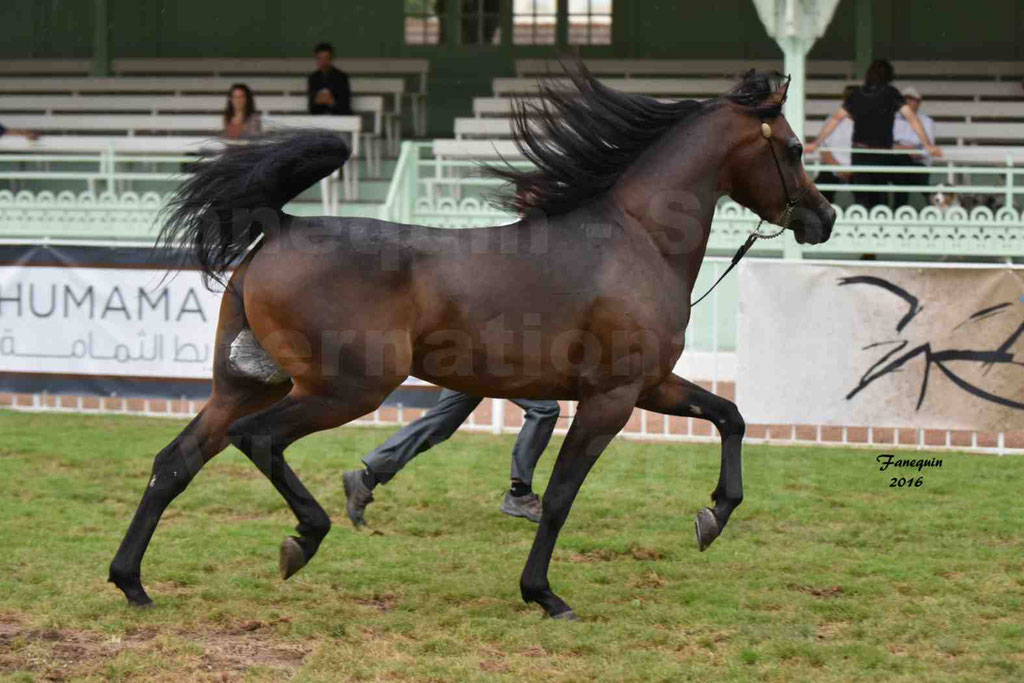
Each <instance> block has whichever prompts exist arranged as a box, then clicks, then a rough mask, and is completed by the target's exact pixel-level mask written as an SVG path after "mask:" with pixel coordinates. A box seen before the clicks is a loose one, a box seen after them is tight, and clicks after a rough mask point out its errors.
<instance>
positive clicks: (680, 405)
mask: <svg viewBox="0 0 1024 683" xmlns="http://www.w3.org/2000/svg"><path fill="white" fill-rule="evenodd" d="M637 406H638V407H640V408H643V409H644V410H652V411H654V412H657V413H663V414H667V415H678V416H681V417H697V418H700V419H702V420H707V421H709V422H711V423H712V424H714V425H715V427H716V428H717V429H718V433H719V434H721V436H722V468H721V471H720V472H719V475H718V486H716V487H715V490H714V491H712V493H711V500H713V501H714V503H715V507H714V509H710V508H703V509H701V511H700V512H698V513H697V521H696V529H697V546H698V547H699V548H700V549H701V550H702V551H703V550H706V549H707V547H708V546H709V545H711V542H712V541H714V540H715V539H716V538H718V535H719V534H720V533H722V529H724V528H725V524H726V522H728V521H729V515H731V514H732V511H733V510H735V509H736V507H737V506H738V505H739V504H740V503H741V502H743V466H742V464H741V449H742V447H743V432H744V430H745V428H746V425H745V423H744V422H743V416H742V415H740V411H739V410H738V409H737V408H736V404H735V403H733V402H732V401H730V400H728V399H724V398H722V397H721V396H716V395H715V394H712V393H711V392H710V391H708V390H707V389H705V388H703V387H701V386H698V385H696V384H694V383H693V382H688V381H687V380H685V379H683V378H682V377H679V376H677V375H669V376H668V377H666V378H665V381H664V382H662V383H661V384H659V385H658V386H656V387H652V388H651V389H648V390H647V391H645V392H644V393H643V394H642V395H641V396H640V400H639V401H638V402H637Z"/></svg>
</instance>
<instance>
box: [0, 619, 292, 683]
mask: <svg viewBox="0 0 1024 683" xmlns="http://www.w3.org/2000/svg"><path fill="white" fill-rule="evenodd" d="M279 621H287V619H282V620H279ZM273 623H276V622H273ZM270 625H272V623H264V622H245V623H243V624H241V625H238V626H236V627H235V628H234V629H232V630H229V631H219V632H218V631H215V630H213V629H209V630H206V631H202V632H195V631H177V632H170V633H165V634H163V635H161V634H160V633H159V632H158V631H157V629H155V628H152V627H144V628H137V627H131V628H129V629H127V630H126V631H125V633H124V634H118V635H111V634H104V633H99V632H95V631H85V630H80V629H33V628H30V627H27V626H24V625H22V624H21V623H20V621H19V620H18V619H17V617H15V616H12V615H0V672H14V671H29V672H31V673H33V674H35V675H36V676H38V677H40V678H42V679H45V680H50V681H65V680H77V679H80V678H84V677H88V676H105V675H106V674H107V673H108V672H109V667H110V666H111V665H115V664H116V660H117V658H118V657H119V656H120V655H122V654H124V653H131V654H132V655H135V656H136V657H137V659H138V661H143V662H144V661H146V659H147V656H149V657H152V659H153V662H154V664H153V665H152V666H153V667H154V670H152V671H149V670H147V667H146V664H140V667H139V669H137V670H134V671H132V672H130V674H129V675H130V676H144V677H153V676H158V675H159V674H160V673H161V672H162V673H163V674H166V670H165V669H164V667H165V666H166V663H167V659H168V658H173V662H174V667H175V675H176V677H177V678H179V679H186V678H194V679H210V680H220V681H236V680H238V681H241V680H243V679H244V678H245V677H246V672H247V671H249V669H251V668H252V667H254V666H260V667H264V668H270V669H274V670H275V671H276V672H277V673H278V675H279V676H280V678H282V679H286V678H290V677H291V676H292V675H294V674H295V672H296V671H297V670H298V668H299V666H300V665H301V664H302V662H303V660H304V659H305V657H306V656H307V655H308V654H309V649H308V646H306V645H303V644H302V643H295V644H283V643H280V642H274V641H272V640H271V639H270V638H269V637H268V636H269V635H270V634H267V635H263V634H261V633H260V631H262V630H264V629H266V627H268V626H270Z"/></svg>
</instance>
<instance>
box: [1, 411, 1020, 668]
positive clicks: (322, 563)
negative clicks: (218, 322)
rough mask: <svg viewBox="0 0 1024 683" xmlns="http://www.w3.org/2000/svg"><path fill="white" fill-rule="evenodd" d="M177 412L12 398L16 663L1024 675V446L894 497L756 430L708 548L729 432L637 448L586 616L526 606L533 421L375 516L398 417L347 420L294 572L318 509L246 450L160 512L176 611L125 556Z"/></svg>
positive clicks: (605, 463) (437, 458)
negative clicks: (312, 537) (283, 564)
mask: <svg viewBox="0 0 1024 683" xmlns="http://www.w3.org/2000/svg"><path fill="white" fill-rule="evenodd" d="M181 426H182V423H179V422H175V421H169V420H160V419H143V418H131V417H96V416H75V415H44V414H19V413H12V412H0V435H2V439H0V510H2V514H0V567H2V572H0V675H2V676H3V677H4V679H5V680H46V679H58V680H59V679H65V680H89V679H95V680H101V679H114V680H138V679H164V680H194V679H198V680H275V681H277V680H282V679H284V678H288V677H293V678H294V680H310V681H333V680H436V681H452V680H487V681H490V680H502V679H508V680H552V679H554V680H587V681H606V680H636V681H649V680H665V681H683V680H693V681H712V680H715V681H748V680H751V681H755V680H757V681H760V680H765V681H787V682H789V681H860V680H865V681H878V680H899V681H981V680H986V681H996V680H1000V681H1020V680H1024V543H1022V540H1021V539H1022V536H1024V508H1022V505H1021V492H1022V491H1024V486H1022V479H1024V477H1022V466H1024V461H1022V460H1021V459H1020V458H1019V457H1013V456H1008V457H1003V458H998V457H995V456H986V455H969V454H950V453H944V454H938V455H937V457H941V458H942V459H943V466H942V468H941V469H932V470H927V471H925V473H924V485H923V486H922V487H920V488H910V489H895V488H889V480H890V476H889V475H890V472H879V471H878V466H877V464H876V463H875V455H876V454H877V453H876V451H872V450H865V449H838V448H782V447H775V446H748V447H747V449H746V451H745V462H744V474H745V482H744V483H745V492H746V500H745V502H744V504H743V505H742V506H741V507H740V508H739V509H738V510H737V511H736V513H735V514H734V515H733V518H732V521H731V522H730V524H729V526H728V528H727V529H726V530H725V532H724V534H723V535H722V537H721V538H719V539H718V540H717V541H716V542H715V544H714V545H713V546H712V547H711V548H710V549H709V550H708V551H707V552H706V553H703V554H702V553H698V552H697V549H696V543H695V541H694V534H693V514H694V512H696V510H697V509H698V508H699V507H700V506H702V505H705V504H706V503H707V500H708V494H709V493H710V491H711V489H712V488H713V487H714V484H715V480H716V477H717V474H718V447H717V446H716V445H703V444H701V445H680V444H664V443H660V444H655V443H639V442H631V441H625V440H617V441H615V442H614V443H613V444H612V445H611V446H610V447H609V449H608V451H607V452H606V453H605V455H604V456H603V457H602V459H601V461H600V462H599V463H598V465H597V467H596V468H595V469H594V471H593V473H592V474H591V475H590V478H589V480H588V481H587V483H586V485H585V486H584V488H583V490H582V492H581V493H580V496H579V498H578V499H577V501H576V505H575V508H574V509H573V512H572V515H571V516H570V517H569V521H568V523H567V524H566V527H565V529H564V530H563V533H562V536H561V539H560V542H559V546H558V548H557V549H556V551H555V555H554V561H553V562H552V571H551V581H552V586H553V587H554V589H555V591H556V592H558V593H560V594H561V595H562V596H563V597H565V598H566V599H567V600H568V602H569V603H570V604H571V605H572V606H573V607H574V608H575V610H576V612H577V613H578V614H579V615H580V616H581V618H582V621H580V622H578V623H565V622H557V621H552V620H550V619H543V618H542V616H541V611H540V609H539V608H537V607H535V606H527V605H524V604H523V603H522V602H521V600H520V598H519V594H518V592H519V591H518V581H519V573H520V571H521V569H522V566H523V562H524V561H525V559H526V554H527V551H528V549H529V547H530V543H531V541H532V539H533V532H534V528H535V527H534V526H533V525H532V524H530V523H529V522H526V521H525V520H519V519H510V518H508V517H505V516H504V515H501V514H500V513H499V512H498V506H499V504H500V501H501V495H502V491H503V487H504V486H505V485H506V477H507V476H508V466H509V457H508V456H509V452H510V449H511V445H512V437H511V436H502V437H495V436H488V435H459V436H457V437H456V438H454V439H452V440H451V441H450V442H448V443H446V444H444V445H442V446H439V447H438V448H436V449H435V450H433V451H431V452H430V453H427V454H425V455H424V456H423V457H421V458H419V459H418V460H417V461H415V462H414V463H413V464H412V465H410V466H409V467H408V468H407V469H406V470H405V471H404V472H403V473H402V474H401V475H400V476H399V477H398V478H396V480H395V481H394V482H393V483H392V484H389V485H388V486H386V487H384V488H382V489H378V493H377V502H376V503H375V504H373V505H372V506H371V507H370V508H369V510H368V518H369V519H370V522H371V524H372V532H365V531H364V532H361V533H360V532H356V531H355V530H353V529H352V528H351V526H350V525H349V524H348V521H347V519H346V518H345V516H344V494H343V492H342V487H341V476H340V475H341V472H342V470H344V469H348V468H351V467H353V466H355V465H356V464H357V461H358V458H359V456H360V455H361V454H363V453H364V452H366V451H368V450H370V449H371V448H372V447H373V446H374V445H375V444H376V443H378V442H379V441H381V440H382V439H384V438H385V436H386V435H387V433H388V431H387V430H382V429H363V428H346V429H342V430H335V431H333V432H330V433H325V434H318V435H315V436H312V437H310V438H307V439H305V440H303V441H301V442H299V443H298V444H296V445H295V446H293V447H292V449H291V450H290V451H289V460H290V462H291V463H292V465H293V466H294V468H295V470H296V471H297V472H298V473H299V475H300V476H301V477H302V478H303V480H304V481H305V483H306V484H307V486H308V487H309V489H310V490H311V491H313V493H314V494H315V495H317V497H318V498H319V499H320V501H321V503H322V504H323V505H324V507H326V508H327V510H328V512H330V513H331V515H332V516H333V518H334V521H335V526H334V530H333V531H332V532H331V535H330V536H328V538H327V540H326V541H325V542H324V545H323V547H322V548H321V550H320V553H319V555H318V556H317V557H316V558H315V559H314V560H313V562H312V563H311V564H310V565H309V566H308V567H306V568H305V569H304V570H303V571H302V572H300V573H299V574H298V575H296V576H295V577H293V578H292V579H290V580H289V581H287V582H282V581H281V580H280V578H279V576H278V570H277V547H278V543H279V542H280V541H281V539H282V538H284V536H285V535H287V534H288V533H290V532H291V531H292V527H293V526H294V524H295V521H294V519H293V518H292V516H291V513H290V512H289V511H288V510H287V508H286V507H285V505H284V502H283V501H282V500H281V499H280V498H279V497H278V496H277V494H276V492H274V491H273V489H272V488H271V486H270V484H269V482H267V481H266V480H265V479H264V478H263V477H262V475H260V474H259V473H258V471H257V470H256V469H255V468H254V467H253V466H252V465H250V464H249V462H248V461H247V460H246V459H245V458H244V456H242V455H241V454H240V453H238V452H237V451H235V450H234V449H229V450H228V451H226V452H225V453H223V454H221V455H220V456H218V457H217V458H216V459H215V460H213V461H212V462H211V463H210V464H209V465H208V466H207V468H206V469H204V470H203V472H201V473H200V475H199V476H198V477H197V478H196V479H195V481H193V483H192V485H191V487H190V488H189V489H188V491H186V492H185V494H183V495H182V496H181V497H179V498H178V500H176V501H175V502H174V504H172V506H171V507H170V508H169V510H168V512H167V514H166V515H165V516H164V519H163V522H162V524H161V526H160V528H159V529H158V531H157V533H156V536H155V538H154V541H153V544H152V545H151V547H150V551H149V553H148V555H147V556H146V561H145V562H144V564H143V580H144V582H145V584H146V586H147V588H148V590H149V592H150V595H152V597H153V598H154V600H156V603H157V605H156V608H155V609H150V610H141V611H139V610H132V609H129V608H128V607H127V605H126V603H125V601H124V600H123V598H122V596H121V594H120V593H119V592H118V591H117V590H116V589H115V588H114V587H113V586H112V585H111V584H108V583H106V582H105V581H106V572H107V565H108V564H109V562H110V560H111V558H112V557H113V554H114V551H115V550H116V548H117V545H118V543H119V542H120V539H121V536H122V534H123V533H124V531H125V529H126V528H127V524H128V521H129V518H130V515H131V514H132V512H133V511H134V509H135V505H136V503H137V502H138V498H139V496H140V495H141V492H142V487H143V486H144V485H145V483H146V480H147V478H148V477H149V471H150V465H151V463H152V457H153V455H154V454H155V453H156V452H157V451H158V450H159V449H160V448H161V447H162V446H163V445H165V444H166V443H167V442H168V441H169V440H170V439H171V438H173V437H174V435H175V434H176V433H177V431H178V430H179V429H180V428H181ZM557 445H558V443H557V440H556V442H555V443H553V444H552V447H551V448H549V451H548V453H547V454H546V455H545V457H544V459H543V460H542V462H541V467H540V470H539V472H538V478H539V480H538V481H537V482H535V484H537V485H539V487H538V490H542V487H543V485H544V483H545V482H546V479H547V475H548V472H549V471H550V467H551V464H552V462H553V458H554V453H555V448H557ZM904 453H907V454H908V456H909V457H919V456H917V455H915V454H913V453H912V452H910V451H905V452H904Z"/></svg>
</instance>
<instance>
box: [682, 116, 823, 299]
mask: <svg viewBox="0 0 1024 683" xmlns="http://www.w3.org/2000/svg"><path fill="white" fill-rule="evenodd" d="M761 136H762V137H764V139H765V140H767V141H768V149H770V150H771V151H772V159H773V160H774V161H775V168H776V170H777V171H778V172H779V180H781V181H782V191H783V192H785V193H786V208H784V209H783V210H782V213H780V214H779V216H778V218H777V219H776V220H775V221H774V222H775V224H776V225H779V226H781V227H779V229H778V230H776V231H775V232H773V233H772V234H770V235H765V234H764V233H762V232H761V226H762V225H764V219H763V218H762V219H761V220H760V221H759V222H758V224H757V227H756V228H754V229H753V231H751V233H750V235H748V236H747V241H746V242H744V243H743V245H742V246H741V247H740V248H739V249H737V250H736V254H735V255H734V256H733V257H732V263H730V264H729V267H728V268H726V269H725V272H724V273H722V274H721V275H720V276H718V279H717V280H715V284H713V285H711V288H710V289H708V291H706V292H704V294H703V295H702V296H701V297H700V298H699V299H697V300H696V301H694V302H693V303H691V304H690V308H693V307H694V306H696V305H697V304H699V303H700V302H701V301H703V300H704V297H706V296H707V295H708V294H710V293H711V290H713V289H714V288H715V287H717V286H718V283H719V282H721V281H722V280H723V279H724V278H725V276H726V275H728V274H729V271H730V270H732V269H733V268H734V267H735V266H736V264H737V263H739V262H740V259H741V258H743V256H744V254H746V253H747V252H748V251H750V248H751V247H752V246H754V242H756V241H757V240H758V238H761V239H765V240H770V239H772V238H774V237H778V236H779V235H781V234H782V233H783V232H784V231H785V230H786V228H787V227H789V220H790V217H791V216H792V215H793V207H794V206H796V203H797V202H798V201H800V198H801V197H803V195H804V193H803V192H800V193H799V194H798V195H797V196H796V198H794V199H790V197H789V188H788V187H786V178H785V176H784V175H783V174H782V165H781V164H780V163H779V157H778V156H776V154H775V145H773V144H772V128H771V126H769V125H768V124H767V123H765V122H764V121H762V122H761Z"/></svg>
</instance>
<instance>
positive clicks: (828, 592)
mask: <svg viewBox="0 0 1024 683" xmlns="http://www.w3.org/2000/svg"><path fill="white" fill-rule="evenodd" d="M788 588H789V589H790V590H794V591H799V592H801V593H809V594H810V595H813V596H815V597H817V598H838V597H842V595H843V587H842V586H825V587H824V588H814V587H812V586H801V585H799V584H796V583H791V584H789V586H788Z"/></svg>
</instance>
